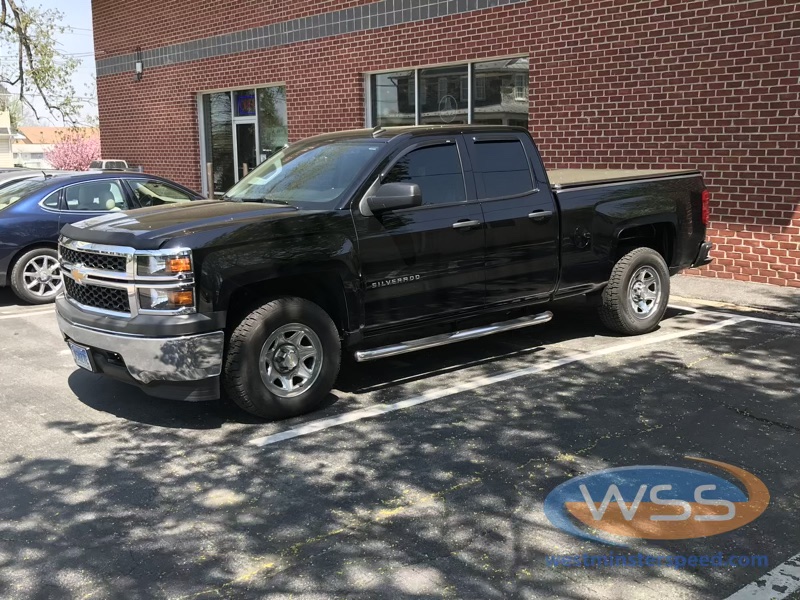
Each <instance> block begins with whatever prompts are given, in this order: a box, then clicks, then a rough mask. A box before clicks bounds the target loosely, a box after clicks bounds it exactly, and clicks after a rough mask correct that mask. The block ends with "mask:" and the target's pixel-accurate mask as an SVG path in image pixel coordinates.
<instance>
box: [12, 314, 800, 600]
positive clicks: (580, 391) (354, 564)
mask: <svg viewBox="0 0 800 600" xmlns="http://www.w3.org/2000/svg"><path fill="white" fill-rule="evenodd" d="M695 326H696V324H695ZM570 327H571V328H574V331H580V330H583V335H586V334H587V330H584V329H583V328H584V327H585V324H584V323H582V322H581V321H579V320H578V321H574V322H573V323H572V324H571V325H570ZM588 331H592V330H588ZM515 335H516V334H515ZM520 335H522V334H520ZM536 335H537V336H540V337H536V339H535V340H533V341H534V342H535V343H533V344H531V343H530V342H531V340H530V334H529V338H528V339H524V338H514V340H515V341H514V342H512V341H510V338H506V339H505V340H501V341H499V342H498V341H494V342H492V344H498V345H499V346H504V345H505V349H506V350H507V351H508V350H509V346H514V345H515V344H517V345H521V344H520V342H522V341H524V342H525V343H524V346H525V347H527V346H536V344H538V343H540V341H541V343H544V341H545V340H548V339H551V337H550V336H555V337H556V338H558V336H559V334H558V333H557V332H555V331H549V330H548V331H545V330H543V329H540V331H539V332H538V333H537V334H536ZM573 335H574V333H573ZM797 336H798V332H797V331H795V330H790V329H788V328H787V329H785V330H784V329H777V328H774V327H771V326H766V325H756V324H752V323H743V324H740V325H737V326H735V327H731V328H727V329H723V330H720V331H715V332H709V333H707V334H704V335H703V336H698V337H694V338H690V339H687V340H676V341H674V342H670V343H669V344H663V345H660V346H658V347H656V348H655V349H651V350H648V351H647V352H646V353H643V354H642V355H637V354H635V353H633V354H631V353H628V354H621V355H616V356H614V355H612V356H608V357H605V358H604V359H603V360H596V361H588V362H581V363H576V364H573V365H567V366H565V367H562V368H560V369H555V370H553V371H548V372H546V373H540V374H538V375H536V376H535V377H529V378H518V379H514V380H510V381H506V382H504V383H502V384H498V385H496V386H491V387H484V388H479V389H476V390H472V391H470V392H465V393H462V394H460V395H458V396H453V397H450V398H448V399H446V400H442V401H438V402H431V403H429V404H426V405H423V406H420V407H417V408H415V409H413V410H409V411H399V412H394V413H391V414H387V415H384V416H382V417H380V418H375V419H370V420H365V421H362V422H360V423H358V424H351V425H347V426H343V427H338V428H334V429H330V430H328V431H326V432H323V433H319V434H315V435H309V436H306V437H301V438H297V439H294V440H290V441H288V442H285V443H281V444H276V445H272V446H266V447H263V448H257V447H254V446H251V445H249V444H248V443H247V441H248V439H249V436H250V434H251V433H252V430H251V429H249V428H244V429H242V428H227V429H226V428H221V429H219V428H215V427H202V426H199V425H202V424H212V425H213V424H214V423H216V422H217V421H216V419H217V418H218V416H210V415H203V414H202V413H201V412H200V409H198V408H193V407H191V406H189V407H185V408H181V410H182V411H183V410H186V411H189V415H190V416H189V417H185V421H186V423H187V424H185V425H181V424H175V425H169V424H164V423H167V422H168V419H166V417H164V416H163V415H162V418H161V419H158V418H154V419H150V420H149V421H148V420H147V419H143V418H141V417H140V418H138V419H137V418H133V419H131V420H118V421H115V422H113V423H107V424H101V425H99V426H97V427H95V429H94V430H93V431H92V432H91V435H86V436H84V437H82V438H78V441H77V443H78V444H80V445H81V446H82V447H84V448H90V449H92V453H91V456H92V460H90V461H89V460H86V459H83V460H73V459H70V458H68V457H61V458H48V459H26V458H25V457H23V456H18V457H16V458H15V459H14V460H13V461H11V462H10V463H9V464H6V465H4V466H2V467H1V468H0V494H2V496H0V497H2V498H3V503H2V504H1V505H0V566H2V570H0V596H2V597H13V598H67V597H78V596H83V597H89V598H95V597H96V598H126V599H133V598H161V597H164V598H187V599H188V598H192V599H196V598H289V597H308V598H393V599H394V598H441V597H451V598H475V599H479V598H480V599H487V598H574V599H589V598H598V597H609V598H623V597H624V598H633V597H635V596H636V595H637V594H639V595H640V597H642V598H646V597H654V596H663V597H675V596H676V594H677V593H678V592H679V593H681V594H682V595H684V596H685V597H691V598H715V597H722V596H723V595H727V594H728V593H731V592H733V591H734V590H735V589H737V588H739V587H742V585H743V583H741V582H742V581H744V582H748V581H750V580H751V579H755V577H756V576H757V575H760V573H755V572H745V571H741V572H737V571H732V570H713V569H704V570H698V569H687V570H685V571H671V570H668V569H659V568H655V567H646V568H642V569H637V570H635V571H631V570H616V569H608V570H606V571H603V572H602V573H601V574H598V573H597V572H591V571H585V570H581V569H574V570H568V569H553V568H547V567H546V566H545V563H544V558H545V556H547V555H550V554H573V553H576V552H594V553H603V554H604V553H607V552H608V551H609V547H606V546H602V545H599V544H594V543H591V542H586V541H584V540H580V539H578V538H572V537H570V536H568V535H566V534H564V533H561V532H560V531H559V530H557V529H555V528H554V527H553V526H552V525H550V524H549V523H548V522H547V521H546V519H545V518H544V516H543V514H542V510H541V506H542V501H543V500H544V497H545V496H546V495H547V493H548V492H549V491H550V490H552V489H553V488H554V487H555V486H556V485H558V484H559V483H561V482H563V481H565V480H566V479H567V478H569V477H572V476H575V475H578V474H583V473H587V472H590V471H593V470H597V469H601V468H608V467H613V466H623V465H633V464H642V465H647V464H664V465H674V466H688V467H690V468H698V467H697V466H696V465H693V464H691V463H687V461H685V460H683V458H682V457H683V456H686V455H694V456H704V457H708V458H714V459H716V460H721V461H724V462H729V463H731V464H735V465H740V466H742V467H743V468H745V469H748V470H750V471H752V472H754V473H756V474H757V475H758V476H759V477H760V478H761V479H762V480H763V481H764V482H765V484H766V485H767V486H768V488H769V489H770V492H771V494H772V496H773V498H774V501H773V504H772V505H771V506H770V508H769V509H768V511H767V513H765V515H763V516H762V517H761V518H760V519H759V520H758V521H756V522H754V523H752V524H750V525H748V526H746V527H744V528H742V529H739V530H736V531H733V532H731V533H728V534H724V535H720V536H716V537H713V538H703V539H696V540H686V541H674V542H669V541H667V542H644V541H635V542H633V543H632V545H631V547H630V549H629V551H631V552H633V553H634V554H635V553H636V552H639V551H649V552H681V553H695V554H702V553H708V554H714V553H715V552H718V551H723V552H733V551H736V552H739V553H742V554H744V553H753V554H763V553H766V552H768V551H772V552H774V553H776V555H774V556H773V557H771V558H773V560H775V562H780V560H777V559H779V558H781V560H782V556H778V555H777V553H779V552H783V551H784V549H785V548H784V546H783V544H784V542H785V541H786V540H787V537H788V538H789V540H791V539H792V538H793V539H797V538H798V525H797V523H796V519H794V515H796V514H797V508H798V506H797V505H798V503H800V499H798V497H797V495H796V489H797V485H798V482H799V481H798V475H797V470H796V468H795V466H796V452H795V453H794V454H792V453H791V452H788V451H787V449H788V448H793V449H795V450H796V448H797V442H796V435H797V431H795V430H793V429H792V427H793V424H792V423H791V422H786V423H783V425H785V427H784V426H783V425H781V426H779V425H776V424H775V423H777V422H778V420H779V419H780V418H782V417H781V416H780V415H781V414H782V413H781V411H785V409H786V407H787V406H789V403H790V402H791V401H792V400H793V399H795V400H796V392H793V391H792V390H797V389H798V388H799V387H800V375H798V373H797V370H796V354H795V351H794V349H795V348H796V344H797V340H798V337H797ZM562 339H564V338H562ZM476 347H479V348H480V352H476ZM476 347H473V348H472V354H471V356H472V360H473V361H475V362H474V364H473V365H472V367H471V371H470V372H471V373H472V372H475V373H479V374H486V375H490V374H492V373H493V368H496V367H493V366H492V364H491V363H482V362H481V361H480V359H479V358H478V357H479V356H480V355H481V354H483V353H484V352H485V353H487V354H492V352H493V351H494V350H497V349H498V348H496V347H490V344H488V343H487V342H480V345H479V346H476ZM500 349H502V348H500ZM469 351H470V349H469V348H466V347H465V348H461V349H458V350H454V352H456V354H454V355H449V356H448V357H445V358H443V357H442V356H441V353H438V352H436V351H431V352H426V353H421V354H419V355H418V357H419V358H418V359H419V361H422V362H421V363H417V372H419V370H420V368H419V365H420V364H423V363H424V364H425V368H426V370H428V369H443V368H444V369H446V368H448V365H450V366H452V364H453V363H452V362H451V361H453V360H456V361H457V360H461V359H462V358H463V356H461V355H460V354H457V353H462V352H463V353H465V354H467V353H469ZM569 352H572V351H571V350H569V349H563V350H559V351H558V352H555V351H554V352H553V353H551V356H550V358H558V356H559V354H560V355H562V356H563V355H566V354H567V353H569ZM525 356H526V357H528V358H530V356H529V355H525ZM533 359H534V360H535V359H536V354H533ZM754 365H757V368H754ZM392 369H393V370H394V371H395V372H396V375H397V378H398V379H400V380H405V378H408V377H414V369H413V368H412V367H411V366H410V365H402V364H401V365H394V366H392ZM350 377H352V385H351V389H354V390H358V389H370V388H371V387H374V386H375V385H377V384H376V378H374V377H373V376H372V374H371V373H370V371H369V370H368V369H365V370H364V371H363V372H361V373H355V374H351V375H350ZM72 383H73V384H74V385H75V386H76V387H80V386H88V387H91V386H95V385H99V384H97V383H96V382H95V381H94V380H88V379H86V380H83V379H82V378H81V379H76V380H75V382H72ZM88 387H87V390H85V393H83V392H82V394H83V396H88V395H89V394H88ZM109 389H110V388H109ZM108 393H109V394H113V393H114V392H113V390H111V391H109V392H108ZM97 395H98V396H99V395H101V394H100V393H98V394H97ZM84 401H87V400H86V399H84ZM127 401H128V400H124V402H127ZM104 402H105V404H104ZM111 402H114V400H113V397H111V396H109V398H108V399H107V400H104V401H100V404H98V409H99V410H108V406H109V405H108V404H107V403H111ZM739 406H746V407H747V408H748V411H749V414H742V413H741V412H737V410H736V408H737V407H739ZM103 407H105V408H103ZM195 410H197V411H198V412H197V413H194V414H192V412H191V411H195ZM116 411H117V412H114V414H124V412H123V413H120V409H118V408H117V409H116ZM164 411H165V412H164V414H166V413H167V412H170V411H169V409H167V408H165V409H164ZM176 412H177V411H176ZM135 416H136V415H134V417H135ZM147 423H151V424H147ZM192 423H194V425H193V424H192ZM50 425H51V427H52V428H53V429H54V430H58V431H72V430H74V428H75V427H76V426H79V424H74V423H67V422H63V421H60V422H56V421H54V422H52V423H51V424H50ZM798 425H800V424H798ZM194 428H199V429H208V430H209V431H200V432H198V431H195V430H194ZM200 434H202V435H200ZM794 550H795V551H796V549H794Z"/></svg>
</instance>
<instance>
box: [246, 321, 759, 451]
mask: <svg viewBox="0 0 800 600" xmlns="http://www.w3.org/2000/svg"><path fill="white" fill-rule="evenodd" d="M726 316H730V315H726ZM746 320H747V318H746V317H733V318H730V319H727V320H725V321H719V322H717V323H712V324H710V325H703V326H701V327H696V328H694V329H688V330H685V331H677V332H675V333H668V334H665V335H656V336H653V337H646V338H639V339H637V340H636V341H632V342H627V343H625V344H617V345H614V346H609V347H606V348H600V349H598V350H592V351H590V352H581V353H580V354H575V355H573V356H567V357H565V358H561V359H558V360H552V361H548V362H544V363H541V364H538V365H534V366H532V367H527V368H525V369H518V370H516V371H509V372H507V373H500V374H498V375H492V376H490V377H476V378H474V379H469V380H467V381H465V382H463V383H460V384H457V385H454V386H451V387H447V388H439V389H432V390H428V391H426V392H423V393H422V394H420V395H419V396H414V397H411V398H408V399H406V400H401V401H400V402H395V403H394V404H376V405H373V406H369V407H367V408H361V409H358V410H354V411H350V412H347V413H344V414H341V415H338V416H336V417H329V418H325V419H315V420H313V421H309V422H308V423H305V424H303V425H300V426H298V427H294V428H292V429H288V430H286V431H282V432H280V433H274V434H272V435H267V436H264V437H259V438H255V439H252V440H250V442H249V443H250V444H252V445H254V446H268V445H270V444H277V443H278V442H282V441H285V440H290V439H292V438H296V437H301V436H304V435H310V434H312V433H316V432H318V431H322V430H323V429H330V428H331V427H338V426H339V425H344V424H346V423H352V422H354V421H361V420H362V419H369V418H372V417H377V416H379V415H384V414H386V413H390V412H394V411H397V410H402V409H404V408H410V407H412V406H417V405H418V404H424V403H426V402H430V401H432V400H439V399H441V398H445V397H447V396H452V395H454V394H458V393H461V392H467V391H471V390H475V389H478V388H482V387H487V386H491V385H494V384H497V383H501V382H503V381H509V380H511V379H517V378H519V377H526V376H528V375H535V374H536V373H542V372H544V371H550V370H552V369H557V368H558V367H563V366H564V365H569V364H572V363H576V362H581V361H584V360H588V359H590V358H596V357H598V356H607V355H609V354H616V353H618V352H625V351H626V350H633V349H635V348H641V347H642V346H651V345H653V344H661V343H663V342H668V341H671V340H676V339H680V338H684V337H689V336H692V335H698V334H700V333H706V332H709V331H715V330H717V329H722V328H723V327H728V326H729V325H735V324H736V323H741V322H742V321H746Z"/></svg>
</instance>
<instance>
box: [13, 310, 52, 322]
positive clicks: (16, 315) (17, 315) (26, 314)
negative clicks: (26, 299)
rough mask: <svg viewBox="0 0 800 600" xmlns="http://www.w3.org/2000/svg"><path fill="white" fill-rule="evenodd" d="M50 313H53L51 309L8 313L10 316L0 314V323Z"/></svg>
mask: <svg viewBox="0 0 800 600" xmlns="http://www.w3.org/2000/svg"><path fill="white" fill-rule="evenodd" d="M52 312H53V309H52V308H45V309H37V310H26V311H22V312H17V313H10V314H5V315H4V314H2V313H0V321H3V320H5V319H19V318H21V317H30V316H34V315H43V314H46V313H52Z"/></svg>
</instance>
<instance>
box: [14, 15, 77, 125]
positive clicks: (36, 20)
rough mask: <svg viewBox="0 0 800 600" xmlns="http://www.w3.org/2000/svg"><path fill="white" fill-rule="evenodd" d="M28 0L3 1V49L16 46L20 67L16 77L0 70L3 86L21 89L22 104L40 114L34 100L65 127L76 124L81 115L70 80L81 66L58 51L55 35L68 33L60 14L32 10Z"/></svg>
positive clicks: (17, 65)
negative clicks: (26, 1) (61, 23)
mask: <svg viewBox="0 0 800 600" xmlns="http://www.w3.org/2000/svg"><path fill="white" fill-rule="evenodd" d="M24 2H25V0H0V47H2V46H6V48H7V49H8V50H11V48H12V47H14V46H16V52H17V61H16V62H17V64H16V69H15V71H16V72H14V73H7V72H6V71H7V69H6V68H3V69H0V82H2V83H5V84H8V85H9V86H11V87H18V89H19V100H20V102H22V103H23V104H24V105H26V106H28V107H29V108H30V109H31V111H33V114H34V116H35V117H36V118H37V119H38V118H39V114H38V112H37V110H36V107H35V106H34V104H33V102H32V99H31V96H36V97H38V98H40V100H41V103H42V104H44V106H45V107H46V108H47V110H48V112H49V113H50V114H51V115H53V116H58V117H60V118H61V120H62V121H63V122H64V123H69V124H75V120H76V118H77V116H78V114H79V112H80V108H81V106H80V104H78V103H77V99H76V97H75V91H74V89H73V87H72V84H71V77H72V75H73V74H74V73H75V69H76V67H77V65H78V64H79V62H78V61H77V60H75V59H74V58H69V57H63V56H61V55H59V53H58V52H57V50H56V40H55V37H54V35H55V34H57V33H61V32H63V31H64V30H65V29H64V27H63V26H61V25H60V22H61V17H62V15H61V13H60V12H58V11H54V10H42V9H41V8H29V7H27V6H25V4H24Z"/></svg>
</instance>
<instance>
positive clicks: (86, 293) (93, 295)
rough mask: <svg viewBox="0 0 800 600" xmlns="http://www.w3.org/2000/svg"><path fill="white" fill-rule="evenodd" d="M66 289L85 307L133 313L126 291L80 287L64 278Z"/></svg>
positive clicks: (94, 286)
mask: <svg viewBox="0 0 800 600" xmlns="http://www.w3.org/2000/svg"><path fill="white" fill-rule="evenodd" d="M62 253H63V249H62ZM112 258H113V257H112ZM84 264H85V263H84ZM86 266H89V265H86ZM64 287H65V290H66V292H67V296H68V297H70V298H72V299H73V300H75V302H77V303H79V304H82V305H84V306H88V307H91V308H99V309H101V310H110V311H113V312H117V313H126V314H129V313H130V312H131V306H130V302H129V300H128V292H127V291H126V290H124V289H120V288H110V287H105V286H101V285H91V284H89V285H80V284H78V283H76V282H75V281H74V280H73V279H72V278H70V277H64Z"/></svg>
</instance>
